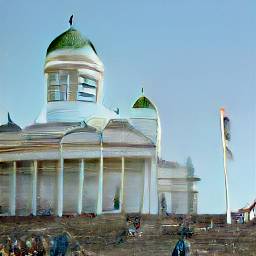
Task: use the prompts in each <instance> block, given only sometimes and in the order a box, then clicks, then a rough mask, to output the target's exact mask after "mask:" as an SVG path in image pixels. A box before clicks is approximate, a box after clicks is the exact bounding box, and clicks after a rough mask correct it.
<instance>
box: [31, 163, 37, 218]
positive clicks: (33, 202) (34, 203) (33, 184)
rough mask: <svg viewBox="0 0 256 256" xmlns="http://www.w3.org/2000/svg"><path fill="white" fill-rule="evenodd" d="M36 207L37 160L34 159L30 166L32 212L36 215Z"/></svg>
mask: <svg viewBox="0 0 256 256" xmlns="http://www.w3.org/2000/svg"><path fill="white" fill-rule="evenodd" d="M36 207H37V161H36V160H35V161H34V163H33V167H32V214H33V215H34V216H36Z"/></svg>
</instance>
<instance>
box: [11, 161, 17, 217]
mask: <svg viewBox="0 0 256 256" xmlns="http://www.w3.org/2000/svg"><path fill="white" fill-rule="evenodd" d="M16 169H17V165H16V162H15V161H14V162H13V167H12V169H11V172H10V215H11V216H15V212H16Z"/></svg>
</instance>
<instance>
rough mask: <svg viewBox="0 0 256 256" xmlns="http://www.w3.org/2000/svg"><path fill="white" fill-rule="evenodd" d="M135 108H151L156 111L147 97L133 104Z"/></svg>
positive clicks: (142, 97)
mask: <svg viewBox="0 0 256 256" xmlns="http://www.w3.org/2000/svg"><path fill="white" fill-rule="evenodd" d="M133 108H151V109H156V108H155V106H154V105H153V103H152V102H151V101H150V100H149V99H148V98H147V97H145V96H141V97H140V98H139V99H138V100H136V102H135V103H134V104H133Z"/></svg>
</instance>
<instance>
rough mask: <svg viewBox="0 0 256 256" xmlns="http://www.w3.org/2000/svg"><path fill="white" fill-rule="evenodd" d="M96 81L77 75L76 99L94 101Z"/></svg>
mask: <svg viewBox="0 0 256 256" xmlns="http://www.w3.org/2000/svg"><path fill="white" fill-rule="evenodd" d="M96 88H97V85H96V81H95V80H93V79H90V78H87V77H79V85H78V91H77V100H80V101H88V102H96V94H97V93H96V92H97V90H96Z"/></svg>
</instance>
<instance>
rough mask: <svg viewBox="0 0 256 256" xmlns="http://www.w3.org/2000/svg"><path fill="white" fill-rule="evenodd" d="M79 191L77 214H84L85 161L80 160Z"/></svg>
mask: <svg viewBox="0 0 256 256" xmlns="http://www.w3.org/2000/svg"><path fill="white" fill-rule="evenodd" d="M78 186H79V191H78V204H77V213H78V214H81V213H82V207H83V188H84V159H81V160H80V172H79V185H78Z"/></svg>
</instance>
